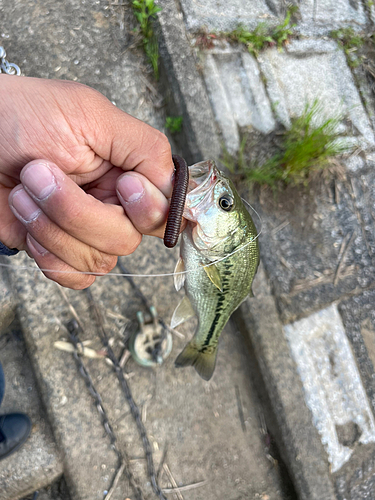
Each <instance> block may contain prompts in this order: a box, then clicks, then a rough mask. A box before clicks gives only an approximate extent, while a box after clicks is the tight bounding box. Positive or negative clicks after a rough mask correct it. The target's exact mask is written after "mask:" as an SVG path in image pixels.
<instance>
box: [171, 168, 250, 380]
mask: <svg viewBox="0 0 375 500" xmlns="http://www.w3.org/2000/svg"><path fill="white" fill-rule="evenodd" d="M183 216H184V217H185V218H186V219H187V220H188V223H187V227H186V229H185V230H184V231H183V233H182V238H181V246H180V259H179V261H178V262H177V265H176V269H175V272H176V273H182V272H183V271H187V272H186V273H184V274H176V275H175V287H176V290H180V289H181V288H182V286H184V287H185V292H186V295H185V296H184V298H183V299H182V301H181V302H180V304H179V305H178V306H177V308H176V310H175V311H174V313H173V316H172V320H171V327H172V328H175V327H176V326H177V325H179V324H181V323H183V322H184V321H186V320H187V319H189V318H190V317H192V316H194V315H196V316H197V317H198V327H197V330H196V332H195V335H194V337H193V339H192V340H191V341H190V342H189V343H188V344H187V345H186V346H185V348H184V349H183V351H182V352H181V353H180V354H179V356H178V357H177V359H176V361H175V365H176V366H177V367H180V366H189V365H192V366H194V368H195V369H196V371H197V372H198V374H199V375H200V376H201V377H202V378H203V379H205V380H209V379H210V378H211V377H212V374H213V372H214V369H215V364H216V355H217V347H218V341H219V337H220V334H221V332H222V330H223V328H224V326H225V325H226V323H227V321H228V319H229V317H230V316H231V314H232V313H233V311H235V310H236V309H237V307H238V306H239V305H240V304H241V302H243V301H244V299H245V298H246V296H247V295H248V294H249V293H251V285H252V282H253V279H254V276H255V273H256V270H257V267H258V263H259V247H258V240H257V231H256V228H255V225H254V223H253V220H252V218H251V216H250V214H249V212H248V211H247V210H246V208H245V206H244V204H243V202H242V200H241V198H240V196H239V195H238V193H237V191H236V189H235V187H234V185H233V183H232V181H231V180H230V179H228V178H227V177H226V176H225V175H224V174H223V173H222V172H220V171H219V170H218V169H217V168H216V165H215V163H214V161H212V160H207V161H203V162H200V163H196V164H195V165H192V166H190V167H189V188H188V194H187V198H186V203H185V209H184V214H183ZM236 250H237V251H236ZM216 261H218V262H216Z"/></svg>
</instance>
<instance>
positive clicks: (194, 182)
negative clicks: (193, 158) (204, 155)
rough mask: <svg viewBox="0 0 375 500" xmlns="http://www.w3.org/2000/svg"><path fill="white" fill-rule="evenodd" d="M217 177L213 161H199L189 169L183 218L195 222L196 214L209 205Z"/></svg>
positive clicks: (217, 173)
mask: <svg viewBox="0 0 375 500" xmlns="http://www.w3.org/2000/svg"><path fill="white" fill-rule="evenodd" d="M218 177H219V171H218V170H217V168H216V165H215V162H214V161H213V160H206V161H201V162H199V163H195V164H194V165H191V166H190V167H189V185H188V194H187V196H186V202H185V209H184V213H183V216H184V217H185V219H188V220H190V221H195V222H196V221H197V218H198V214H199V212H200V211H202V210H203V209H204V207H205V206H206V205H209V203H210V201H211V198H212V192H213V186H214V185H215V184H216V182H217V179H218Z"/></svg>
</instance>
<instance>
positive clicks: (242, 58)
mask: <svg viewBox="0 0 375 500" xmlns="http://www.w3.org/2000/svg"><path fill="white" fill-rule="evenodd" d="M203 74H204V79H205V82H206V86H207V90H208V95H209V98H210V102H211V105H212V108H213V111H214V114H215V118H216V121H217V123H218V125H219V127H220V130H221V134H222V137H223V139H224V143H225V147H226V149H227V151H228V152H229V153H231V154H233V155H234V154H235V153H236V152H237V151H238V149H239V147H240V134H239V127H250V128H254V129H256V130H258V131H260V132H263V133H264V134H267V133H269V132H271V131H272V130H273V129H274V128H275V126H276V122H275V120H274V117H273V114H272V110H271V104H270V101H269V99H268V97H267V95H266V91H265V88H264V84H263V82H262V78H261V74H260V71H259V67H258V63H257V61H256V60H255V59H254V57H252V56H251V55H250V54H249V53H248V52H247V51H245V50H243V51H240V52H233V51H228V50H223V51H222V52H220V51H219V50H215V51H214V52H213V53H211V52H208V53H207V54H206V57H205V58H204V63H203Z"/></svg>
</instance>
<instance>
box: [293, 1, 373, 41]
mask: <svg viewBox="0 0 375 500" xmlns="http://www.w3.org/2000/svg"><path fill="white" fill-rule="evenodd" d="M298 6H299V10H300V14H301V17H302V22H301V25H300V26H299V27H298V28H299V30H301V31H302V32H303V33H306V34H313V33H317V32H319V31H320V33H322V32H326V31H327V29H329V28H331V29H333V28H336V27H337V26H343V25H344V26H345V25H348V24H350V25H352V26H353V25H354V26H362V27H365V26H366V24H367V22H368V21H367V16H366V10H365V7H364V4H363V3H362V2H361V1H360V0H354V1H351V0H339V1H337V2H336V1H335V0H323V1H319V2H315V1H314V0H302V2H300V3H299V4H298Z"/></svg>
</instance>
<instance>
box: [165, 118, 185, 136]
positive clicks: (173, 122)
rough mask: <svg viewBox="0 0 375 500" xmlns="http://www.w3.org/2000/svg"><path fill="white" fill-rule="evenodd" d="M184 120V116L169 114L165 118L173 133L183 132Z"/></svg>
mask: <svg viewBox="0 0 375 500" xmlns="http://www.w3.org/2000/svg"><path fill="white" fill-rule="evenodd" d="M182 121H183V118H182V116H167V117H166V119H165V128H166V129H168V130H169V132H170V133H171V134H176V133H178V132H181V128H182Z"/></svg>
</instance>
